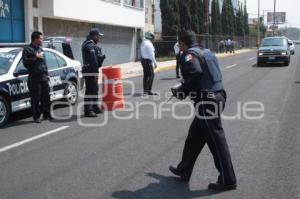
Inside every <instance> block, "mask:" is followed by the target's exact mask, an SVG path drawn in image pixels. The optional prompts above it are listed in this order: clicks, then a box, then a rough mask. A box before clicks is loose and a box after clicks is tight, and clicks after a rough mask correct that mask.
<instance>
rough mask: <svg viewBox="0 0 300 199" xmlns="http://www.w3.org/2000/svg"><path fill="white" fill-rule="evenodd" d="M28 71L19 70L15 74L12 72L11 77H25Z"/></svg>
mask: <svg viewBox="0 0 300 199" xmlns="http://www.w3.org/2000/svg"><path fill="white" fill-rule="evenodd" d="M27 74H28V70H26V69H19V70H18V71H17V72H14V73H13V75H14V77H19V76H20V75H27Z"/></svg>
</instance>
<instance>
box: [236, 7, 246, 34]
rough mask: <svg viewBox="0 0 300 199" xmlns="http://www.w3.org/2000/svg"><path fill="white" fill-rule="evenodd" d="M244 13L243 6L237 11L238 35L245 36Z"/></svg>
mask: <svg viewBox="0 0 300 199" xmlns="http://www.w3.org/2000/svg"><path fill="white" fill-rule="evenodd" d="M244 27H245V26H244V13H243V8H242V6H240V7H239V9H238V11H237V12H236V35H238V36H244V35H245V28H244Z"/></svg>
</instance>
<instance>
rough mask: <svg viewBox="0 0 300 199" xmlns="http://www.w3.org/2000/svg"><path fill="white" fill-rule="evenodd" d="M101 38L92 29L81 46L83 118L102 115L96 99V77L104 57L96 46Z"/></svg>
mask: <svg viewBox="0 0 300 199" xmlns="http://www.w3.org/2000/svg"><path fill="white" fill-rule="evenodd" d="M102 36H103V34H102V33H100V31H99V29H98V28H92V29H91V30H90V32H89V35H88V36H87V39H86V40H85V41H84V42H83V44H82V49H81V50H82V58H83V67H82V73H83V76H84V80H85V89H86V90H85V96H84V116H85V117H97V114H99V113H103V110H102V109H101V108H100V107H99V97H98V91H99V86H98V76H99V68H100V67H101V66H102V64H103V61H104V59H105V55H104V54H102V51H101V48H100V47H99V46H97V44H98V43H99V42H100V38H101V37H102Z"/></svg>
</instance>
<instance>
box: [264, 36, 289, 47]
mask: <svg viewBox="0 0 300 199" xmlns="http://www.w3.org/2000/svg"><path fill="white" fill-rule="evenodd" d="M286 45H287V41H286V39H283V38H269V39H264V40H263V42H262V44H261V46H286Z"/></svg>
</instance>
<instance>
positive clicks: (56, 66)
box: [45, 50, 67, 100]
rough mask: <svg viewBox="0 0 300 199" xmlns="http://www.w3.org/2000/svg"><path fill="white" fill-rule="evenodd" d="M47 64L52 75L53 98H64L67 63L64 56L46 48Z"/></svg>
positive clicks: (50, 82) (51, 88)
mask: <svg viewBox="0 0 300 199" xmlns="http://www.w3.org/2000/svg"><path fill="white" fill-rule="evenodd" d="M45 59H46V65H47V67H48V72H49V76H50V80H49V86H50V96H51V100H57V99H61V98H63V95H64V90H65V87H66V82H65V79H66V74H67V69H66V66H67V63H66V61H65V60H63V58H61V57H58V55H57V54H56V53H54V52H52V51H48V50H45Z"/></svg>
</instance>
